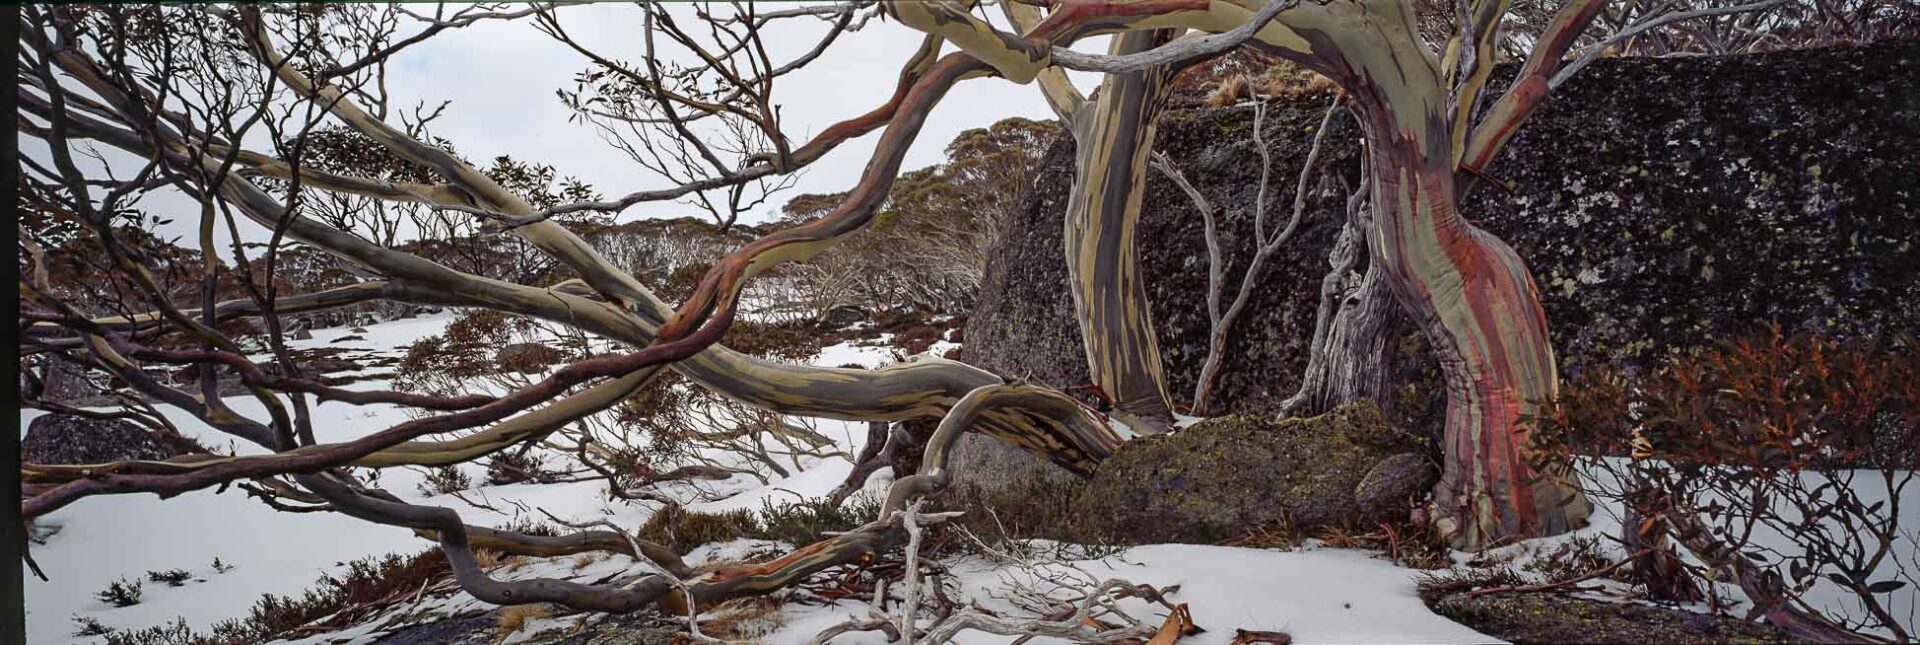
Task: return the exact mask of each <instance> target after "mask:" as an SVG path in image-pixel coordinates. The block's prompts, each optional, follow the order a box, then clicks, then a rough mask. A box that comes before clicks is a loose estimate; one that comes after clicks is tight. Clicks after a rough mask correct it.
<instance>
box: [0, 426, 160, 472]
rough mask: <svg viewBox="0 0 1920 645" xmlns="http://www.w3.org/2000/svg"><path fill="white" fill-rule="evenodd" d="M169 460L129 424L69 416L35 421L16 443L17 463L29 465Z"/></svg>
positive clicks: (145, 434) (151, 437)
mask: <svg viewBox="0 0 1920 645" xmlns="http://www.w3.org/2000/svg"><path fill="white" fill-rule="evenodd" d="M172 456H173V451H171V450H168V449H167V448H166V446H164V445H162V444H161V443H160V442H159V441H157V440H155V439H154V438H153V436H152V435H149V434H147V432H146V431H145V430H142V429H140V428H139V427H138V426H135V425H133V424H131V423H127V422H125V421H118V420H97V419H89V418H86V417H82V416H75V415H71V414H47V415H41V416H39V417H35V418H34V420H33V423H32V424H31V425H29V426H27V436H26V437H25V438H24V439H21V440H20V460H21V461H24V462H26V463H30V464H97V463H104V462H109V461H121V460H126V459H155V460H158V459H166V458H168V457H172Z"/></svg>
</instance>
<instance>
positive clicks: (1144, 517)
mask: <svg viewBox="0 0 1920 645" xmlns="http://www.w3.org/2000/svg"><path fill="white" fill-rule="evenodd" d="M1414 445H1415V441H1414V439H1413V438H1412V437H1411V436H1410V435H1408V434H1407V433H1404V432H1402V431H1400V430H1398V429H1396V428H1394V427H1393V426H1392V425H1390V424H1389V423H1388V422H1387V420H1386V417H1385V416H1384V415H1383V414H1381V412H1380V409H1379V408H1377V407H1375V406H1374V405H1373V404H1371V403H1366V402H1358V403H1351V404H1348V405H1345V406H1341V407H1340V408H1337V409H1335V410H1333V411H1332V412H1329V413H1327V414H1325V415H1321V416H1318V417H1311V418H1304V419H1287V420H1283V421H1278V422H1273V421H1265V420H1262V419H1258V418H1254V417H1247V416H1229V417H1221V418H1217V419H1210V420H1207V421H1203V422H1200V423H1198V424H1195V425H1194V426H1192V427H1190V428H1187V429H1184V430H1181V431H1179V432H1176V433H1173V434H1170V435H1164V436H1157V437H1147V438H1143V439H1139V440H1135V441H1133V442H1130V443H1128V444H1127V445H1125V446H1122V447H1121V449H1120V451H1119V452H1117V453H1115V454H1114V456H1113V457H1111V458H1109V459H1108V460H1107V461H1106V463H1104V464H1102V465H1101V466H1100V470H1099V471H1098V472H1096V473H1095V474H1094V477H1093V480H1092V481H1091V482H1089V483H1088V485H1087V487H1086V489H1085V490H1084V491H1082V492H1081V493H1080V496H1079V498H1078V500H1077V501H1076V503H1075V506H1076V507H1077V508H1079V509H1081V518H1080V520H1079V522H1078V524H1079V526H1078V527H1077V528H1078V530H1079V531H1080V532H1081V533H1082V534H1083V535H1082V536H1081V537H1082V538H1083V539H1088V540H1098V541H1105V542H1119V543H1152V542H1188V543H1214V542H1220V541H1223V540H1227V539H1230V538H1234V537H1237V536H1241V535H1245V534H1247V533H1249V532H1251V531H1254V530H1256V529H1267V528H1271V527H1286V528H1288V529H1291V530H1294V531H1299V532H1313V531H1316V530H1320V529H1328V528H1336V527H1349V526H1360V527H1367V526H1372V525H1374V524H1377V523H1380V522H1385V521H1391V520H1394V519H1398V518H1400V517H1404V516H1405V515H1406V513H1407V512H1408V511H1409V510H1410V506H1409V505H1408V504H1406V503H1400V504H1376V505H1374V506H1373V507H1371V508H1363V506H1362V505H1361V504H1360V503H1359V502H1358V500H1357V499H1356V495H1355V490H1356V489H1357V488H1358V487H1359V486H1360V484H1361V482H1363V481H1366V480H1367V479H1368V476H1369V475H1370V474H1373V472H1374V470H1375V468H1376V467H1377V466H1379V465H1380V464H1381V463H1382V462H1385V461H1387V460H1388V459H1389V458H1390V457H1394V456H1396V455H1401V454H1408V453H1410V451H1411V449H1412V447H1413V446H1414ZM1431 484H1432V480H1431V478H1426V479H1423V480H1421V481H1417V482H1415V485H1416V486H1417V487H1419V488H1420V489H1424V488H1425V487H1426V486H1428V485H1431Z"/></svg>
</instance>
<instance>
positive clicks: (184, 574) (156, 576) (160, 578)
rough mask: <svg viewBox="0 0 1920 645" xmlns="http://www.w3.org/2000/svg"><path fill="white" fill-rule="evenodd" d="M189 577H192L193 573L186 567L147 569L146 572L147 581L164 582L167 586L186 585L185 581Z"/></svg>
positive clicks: (189, 578)
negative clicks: (159, 569) (162, 569)
mask: <svg viewBox="0 0 1920 645" xmlns="http://www.w3.org/2000/svg"><path fill="white" fill-rule="evenodd" d="M191 579H193V573H191V572H189V571H187V570H186V569H168V570H165V571H148V572H147V581H148V582H164V583H166V584H167V586H169V587H182V586H186V584H187V581H188V580H191Z"/></svg>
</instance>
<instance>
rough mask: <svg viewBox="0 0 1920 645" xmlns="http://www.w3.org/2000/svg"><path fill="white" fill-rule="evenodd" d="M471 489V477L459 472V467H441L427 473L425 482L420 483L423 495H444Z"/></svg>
mask: <svg viewBox="0 0 1920 645" xmlns="http://www.w3.org/2000/svg"><path fill="white" fill-rule="evenodd" d="M469 488H473V476H472V475H468V474H467V473H466V472H465V471H462V470H460V467H459V466H441V467H439V468H435V469H433V470H430V471H427V480H426V481H423V482H420V493H421V494H423V495H445V494H448V493H458V492H460V491H463V490H467V489H469Z"/></svg>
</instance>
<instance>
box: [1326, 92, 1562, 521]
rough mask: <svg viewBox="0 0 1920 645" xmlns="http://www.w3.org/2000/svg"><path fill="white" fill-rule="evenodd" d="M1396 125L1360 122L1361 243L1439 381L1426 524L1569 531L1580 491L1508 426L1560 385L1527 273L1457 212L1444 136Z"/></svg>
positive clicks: (1496, 242)
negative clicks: (1442, 459) (1442, 455)
mask: <svg viewBox="0 0 1920 645" xmlns="http://www.w3.org/2000/svg"><path fill="white" fill-rule="evenodd" d="M1363 120H1365V119H1363ZM1435 130H1436V131H1440V132H1444V131H1445V130H1444V129H1440V128H1435ZM1405 134H1407V133H1406V131H1404V130H1399V129H1396V128H1393V127H1392V126H1391V124H1390V123H1389V122H1386V121H1384V120H1375V121H1369V122H1368V126H1367V141H1368V144H1369V146H1370V148H1371V153H1372V154H1371V156H1370V159H1371V164H1372V173H1371V174H1372V176H1373V178H1374V186H1373V203H1374V205H1375V210H1374V226H1373V227H1372V230H1371V231H1370V233H1371V235H1372V238H1373V239H1371V240H1370V243H1371V246H1372V247H1373V260H1374V261H1375V262H1377V263H1379V266H1380V268H1381V269H1382V271H1383V273H1384V274H1385V276H1386V277H1387V285H1388V286H1389V287H1390V288H1391V289H1392V291H1393V293H1394V296H1395V297H1396V298H1397V299H1398V300H1399V302H1400V304H1401V306H1402V307H1403V308H1405V310H1406V311H1407V313H1408V314H1410V315H1411V317H1412V319H1413V321H1414V324H1415V325H1417V326H1419V327H1420V329H1421V331H1422V332H1423V333H1424V334H1425V336H1426V339H1427V342H1428V344H1429V345H1430V346H1431V348H1432V351H1433V354H1434V357H1435V358H1436V359H1437V360H1438V361H1439V363H1440V367H1441V371H1442V374H1443V375H1444V379H1445V384H1446V391H1447V413H1446V422H1445V434H1444V437H1443V439H1442V441H1443V444H1444V445H1443V448H1444V449H1445V451H1446V454H1447V459H1446V464H1445V468H1444V469H1443V470H1442V473H1441V480H1440V483H1439V485H1438V486H1436V487H1435V489H1434V498H1433V501H1432V502H1431V505H1430V507H1429V510H1430V513H1431V517H1432V519H1433V523H1434V527H1435V529H1436V530H1437V531H1438V532H1439V533H1440V535H1441V536H1443V537H1445V538H1447V539H1448V540H1449V541H1450V542H1451V543H1452V544H1453V545H1454V546H1455V547H1457V548H1462V549H1479V548H1485V547H1489V546H1493V545H1497V544H1500V543H1504V542H1507V541H1511V540H1514V539H1523V538H1529V537H1538V536H1544V535H1553V534H1557V533H1562V532H1566V531H1570V530H1573V529H1575V528H1578V527H1579V526H1580V525H1581V524H1583V523H1584V521H1585V518H1586V517H1587V515H1588V513H1589V511H1590V506H1589V504H1588V502H1587V501H1586V498H1585V497H1584V496H1582V495H1580V494H1579V492H1578V491H1576V490H1575V489H1573V488H1572V487H1571V486H1569V485H1568V484H1567V481H1566V479H1565V475H1564V473H1560V472H1542V471H1539V470H1536V469H1535V467H1534V455H1533V453H1532V451H1531V450H1529V449H1528V446H1527V440H1526V436H1525V434H1524V432H1523V430H1522V428H1521V426H1520V425H1519V423H1518V422H1519V420H1520V418H1521V416H1522V415H1524V414H1526V413H1528V412H1530V411H1531V410H1533V408H1534V406H1535V405H1536V404H1537V403H1538V402H1539V401H1541V400H1543V399H1546V398H1549V397H1551V396H1553V395H1554V393H1555V391H1556V390H1557V388H1558V385H1559V381H1558V376H1557V374H1556V372H1555V366H1554V357H1553V347H1552V345H1551V344H1550V343H1549V342H1548V338H1547V325H1546V313H1545V311H1544V310H1543V309H1542V308H1541V306H1540V298H1539V293H1538V290H1537V289H1536V288H1535V286H1534V283H1533V277H1532V275H1531V274H1530V273H1529V272H1528V270H1527V265H1526V263H1525V262H1524V261H1522V260H1521V259H1520V256H1519V255H1518V254H1516V253H1514V251H1513V249H1512V248H1511V247H1509V246H1507V244H1506V243H1504V242H1502V241H1500V240H1499V238H1496V237H1494V236H1493V235H1491V234H1489V233H1487V232H1485V231H1482V230H1480V229H1479V228H1476V227H1474V226H1473V225H1472V224H1470V223H1468V222H1467V221H1466V220H1465V219H1464V218H1463V217H1461V215H1460V213H1459V211H1458V206H1457V196H1456V193H1455V192H1454V191H1455V173H1454V168H1453V164H1452V162H1451V158H1450V156H1449V155H1450V148H1449V147H1448V146H1446V144H1445V142H1444V141H1443V142H1439V143H1438V145H1435V144H1434V142H1430V141H1423V140H1421V139H1420V138H1419V137H1417V136H1416V137H1413V138H1408V137H1405V136H1403V135H1405Z"/></svg>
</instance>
